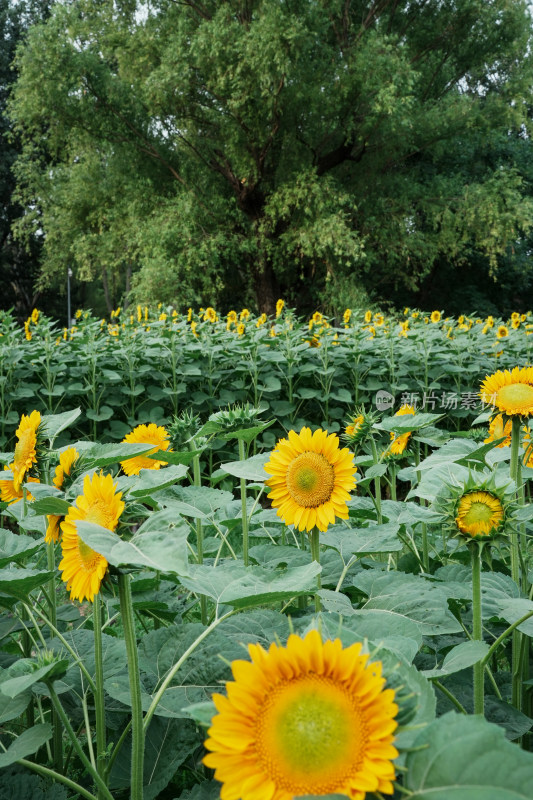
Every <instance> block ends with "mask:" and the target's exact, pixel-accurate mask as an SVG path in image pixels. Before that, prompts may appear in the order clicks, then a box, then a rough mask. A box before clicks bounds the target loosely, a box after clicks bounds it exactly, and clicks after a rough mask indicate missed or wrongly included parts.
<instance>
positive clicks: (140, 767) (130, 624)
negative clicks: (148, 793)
mask: <svg viewBox="0 0 533 800" xmlns="http://www.w3.org/2000/svg"><path fill="white" fill-rule="evenodd" d="M118 593H119V598H120V613H121V616H122V624H123V626H124V639H125V642H126V654H127V658H128V676H129V681H130V696H131V730H132V745H131V785H130V792H131V794H130V800H143V772H144V728H143V712H142V702H141V681H140V676H139V656H138V653H137V639H136V637H135V620H134V616H133V603H132V599H131V584H130V576H129V575H125V574H124V573H119V576H118Z"/></svg>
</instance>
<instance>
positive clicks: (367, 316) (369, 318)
mask: <svg viewBox="0 0 533 800" xmlns="http://www.w3.org/2000/svg"><path fill="white" fill-rule="evenodd" d="M365 322H366V323H367V324H368V323H369V322H372V312H371V311H370V309H369V310H368V311H365Z"/></svg>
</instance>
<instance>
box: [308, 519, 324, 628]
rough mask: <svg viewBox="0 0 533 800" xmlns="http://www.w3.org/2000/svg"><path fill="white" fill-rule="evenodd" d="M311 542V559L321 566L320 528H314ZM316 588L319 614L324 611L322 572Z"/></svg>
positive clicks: (310, 536)
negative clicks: (321, 594) (321, 595)
mask: <svg viewBox="0 0 533 800" xmlns="http://www.w3.org/2000/svg"><path fill="white" fill-rule="evenodd" d="M309 541H310V543H311V558H312V559H313V561H316V563H317V564H320V531H319V530H318V528H317V527H316V525H315V527H314V528H313V530H312V531H310V533H309ZM316 586H317V594H315V611H316V613H317V614H318V612H319V611H322V603H321V600H320V597H319V595H318V592H319V591H320V590H321V588H322V579H321V577H320V572H319V573H318V575H317V576H316Z"/></svg>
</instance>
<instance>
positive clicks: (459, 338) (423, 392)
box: [0, 301, 533, 466]
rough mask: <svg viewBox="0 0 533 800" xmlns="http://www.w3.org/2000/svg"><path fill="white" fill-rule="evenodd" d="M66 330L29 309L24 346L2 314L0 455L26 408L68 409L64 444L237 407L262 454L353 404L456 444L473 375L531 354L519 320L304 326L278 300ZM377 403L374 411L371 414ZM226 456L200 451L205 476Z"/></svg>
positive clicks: (408, 317) (467, 416)
mask: <svg viewBox="0 0 533 800" xmlns="http://www.w3.org/2000/svg"><path fill="white" fill-rule="evenodd" d="M76 317H77V319H76V325H74V326H73V327H71V328H70V330H67V329H65V330H64V331H63V329H61V328H60V327H58V326H57V325H56V324H55V323H54V322H53V321H52V320H50V319H48V318H47V317H45V316H44V315H43V314H42V313H40V312H39V311H38V310H35V311H34V313H33V314H32V315H31V317H30V318H29V319H28V320H27V322H26V326H25V327H26V335H25V334H24V332H23V331H22V329H21V327H20V325H19V324H18V323H17V322H16V321H15V320H14V319H13V317H12V316H11V315H9V314H4V315H3V316H2V317H1V319H0V334H1V336H0V342H1V344H2V346H1V347H0V439H1V445H0V446H1V447H3V448H4V449H6V450H7V449H9V448H12V447H13V443H14V434H15V430H16V428H17V426H18V423H19V420H20V417H21V415H22V414H26V413H27V408H28V403H30V402H31V403H32V405H33V406H34V407H35V409H36V410H38V411H40V412H41V413H43V414H57V413H61V412H62V411H65V410H68V409H71V408H76V407H79V408H81V410H82V414H81V415H80V416H79V418H78V419H77V420H76V422H75V423H74V425H73V427H72V428H71V437H72V440H73V441H75V440H76V439H78V438H85V437H89V438H92V439H93V440H95V441H96V440H98V441H100V442H106V441H107V442H113V441H114V442H120V441H121V440H122V439H123V438H124V436H125V435H126V434H127V433H128V432H129V431H131V430H132V429H133V428H134V427H136V426H137V425H139V424H155V425H157V426H168V425H169V424H170V423H171V421H172V419H173V418H174V417H175V416H177V415H179V414H180V413H181V412H182V411H183V410H189V411H191V412H192V413H194V414H198V415H199V416H200V417H201V418H202V419H206V418H207V417H208V416H210V415H211V414H213V413H216V412H217V411H219V410H221V409H223V408H226V407H227V406H229V405H233V404H241V405H244V404H246V403H248V404H250V405H252V406H253V407H254V408H262V409H263V410H264V412H265V414H267V415H270V416H272V417H273V418H274V419H275V420H276V422H275V424H274V426H273V427H271V428H269V429H267V430H265V431H264V433H262V434H261V436H260V438H259V440H258V442H257V446H258V447H260V448H264V449H266V448H271V447H273V446H274V444H275V442H276V441H277V440H278V439H279V438H280V437H281V436H282V435H283V432H284V431H287V430H288V429H289V428H294V429H298V430H299V429H300V428H301V427H303V426H304V425H308V426H309V425H314V426H316V425H320V426H321V427H323V428H324V429H327V430H329V431H330V432H336V433H338V434H340V433H342V430H343V427H344V422H345V419H346V416H347V415H348V414H350V413H351V412H352V411H353V408H354V406H359V405H365V406H366V407H368V408H370V407H372V408H374V409H376V407H379V410H384V409H386V408H391V407H392V406H393V405H394V407H398V406H402V405H410V406H413V407H415V408H416V409H417V410H418V411H423V412H433V413H437V412H444V413H445V414H446V417H445V422H444V424H445V426H446V428H447V429H449V430H463V431H465V432H468V431H469V430H470V429H471V422H472V420H473V419H474V418H475V417H476V416H477V415H478V414H479V413H480V412H481V411H482V405H483V404H482V402H481V400H480V397H479V393H478V391H477V388H478V386H479V383H480V381H481V380H482V379H483V376H484V375H486V374H489V373H491V372H493V371H494V370H495V369H496V368H498V367H499V366H500V365H501V363H505V364H517V363H523V364H527V363H530V361H531V348H532V347H533V338H532V337H531V336H529V333H530V332H531V331H530V329H531V326H532V325H533V317H532V316H531V315H530V314H526V315H519V314H513V317H512V318H511V319H510V320H509V321H506V322H505V323H504V321H502V320H497V319H493V318H491V317H488V318H486V319H478V318H476V317H474V316H471V317H459V319H451V318H444V317H443V315H442V314H441V312H440V311H433V312H431V313H428V314H423V313H422V312H419V311H416V310H415V311H411V310H409V309H405V313H404V314H402V315H399V316H386V315H385V314H383V313H382V312H379V311H376V312H374V311H372V310H366V311H355V310H354V311H351V310H350V309H347V310H346V311H345V313H344V315H343V318H342V319H339V320H337V321H335V320H328V319H326V318H325V317H324V316H323V315H322V314H321V313H320V312H316V313H315V314H314V315H313V316H312V318H311V319H310V320H308V321H307V320H302V319H299V318H297V317H296V316H295V314H294V313H293V311H292V310H291V309H287V308H286V307H285V306H284V304H283V301H279V303H278V311H277V312H276V314H275V315H273V317H272V318H270V319H267V318H266V317H265V315H253V314H251V313H250V311H249V310H248V309H242V310H241V311H239V312H237V311H230V312H229V313H228V314H227V315H225V316H222V315H219V314H218V313H217V312H216V311H215V310H214V309H212V308H206V309H202V310H201V311H199V312H193V311H192V309H190V310H189V312H187V313H185V314H178V313H177V312H175V311H172V309H166V310H163V309H154V310H150V309H148V307H141V306H139V307H138V308H137V309H134V310H133V313H130V312H129V310H128V311H125V310H124V309H117V310H116V311H115V312H114V313H113V317H112V319H111V320H110V321H105V320H99V319H96V318H95V317H93V316H91V314H90V313H89V312H87V311H78V312H76ZM110 326H111V327H110ZM239 326H244V331H243V332H242V335H240V334H239V330H238V329H239ZM115 334H116V335H115ZM502 359H503V362H502ZM383 392H385V393H386V394H387V395H391V396H392V402H390V398H389V405H388V406H379V401H380V399H382V393H383ZM217 446H218V443H217ZM229 455H231V453H230V454H229ZM227 457H228V453H227V452H226V451H225V450H224V448H223V452H221V453H218V452H217V451H216V450H214V451H213V453H212V461H211V466H214V465H216V463H217V462H222V461H223V460H224V459H225V458H227Z"/></svg>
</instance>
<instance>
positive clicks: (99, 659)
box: [87, 592, 106, 800]
mask: <svg viewBox="0 0 533 800" xmlns="http://www.w3.org/2000/svg"><path fill="white" fill-rule="evenodd" d="M93 626H94V663H95V675H94V677H95V684H96V691H95V692H94V709H95V716H96V769H97V771H98V774H99V775H100V776H101V777H102V778H103V776H104V774H105V767H106V765H105V752H106V727H105V697H104V659H103V651H102V602H101V599H100V593H99V592H98V593H97V594H95V596H94V603H93ZM87 735H88V736H89V734H87ZM101 797H102V795H101V792H100V791H98V798H99V800H101Z"/></svg>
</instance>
